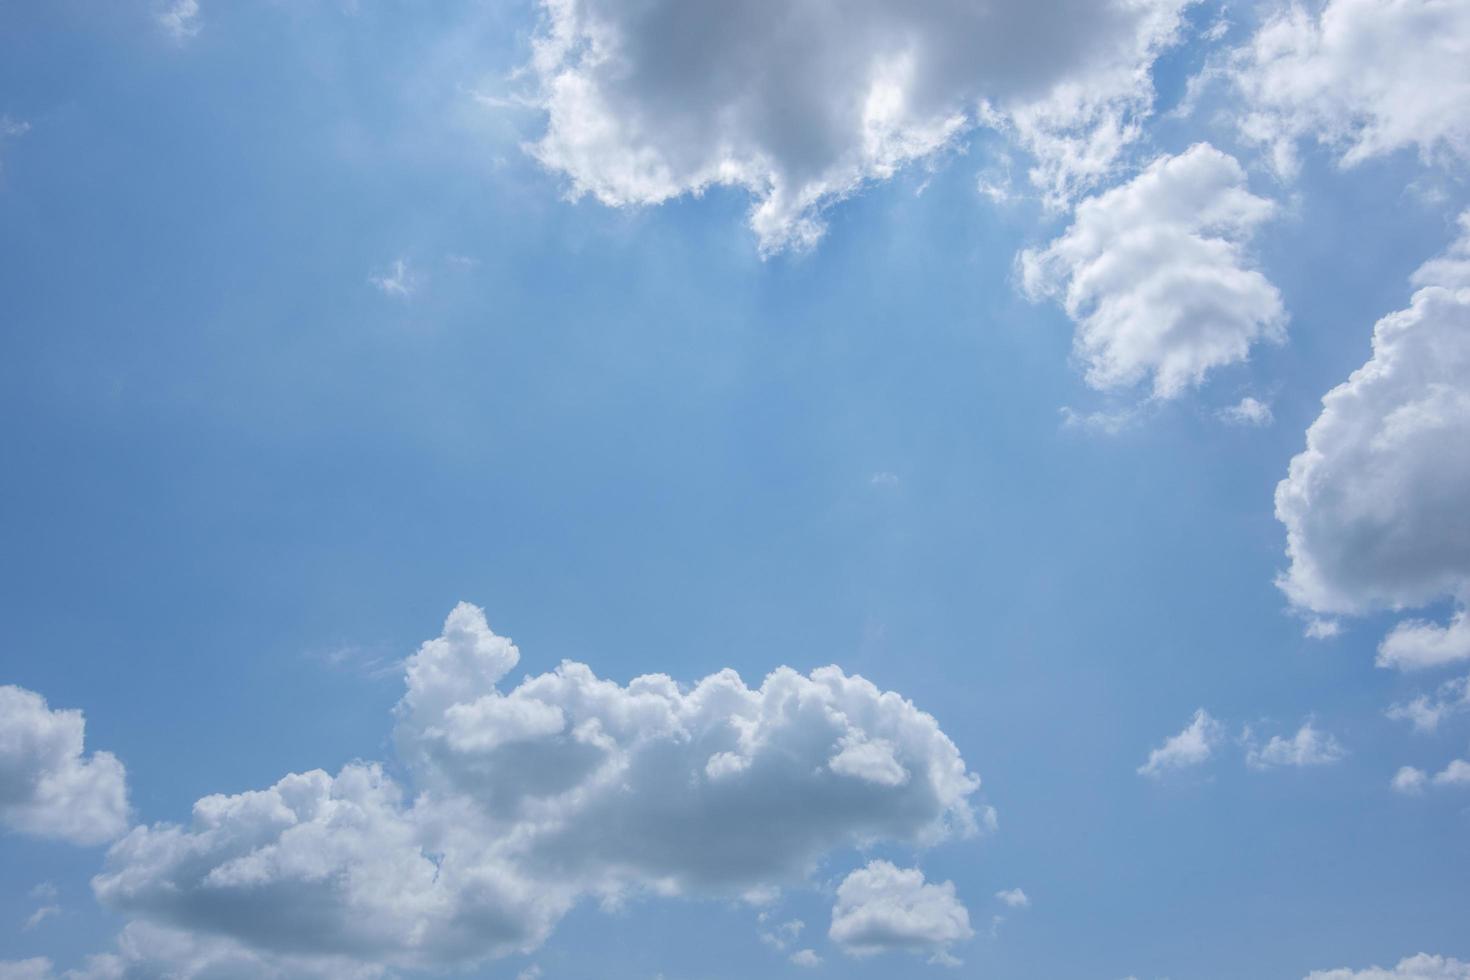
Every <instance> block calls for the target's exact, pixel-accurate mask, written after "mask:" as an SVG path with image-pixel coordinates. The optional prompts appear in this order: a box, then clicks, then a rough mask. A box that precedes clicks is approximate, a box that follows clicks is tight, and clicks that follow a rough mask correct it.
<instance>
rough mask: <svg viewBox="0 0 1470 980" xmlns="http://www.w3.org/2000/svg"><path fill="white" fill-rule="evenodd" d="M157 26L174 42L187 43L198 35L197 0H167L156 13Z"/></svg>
mask: <svg viewBox="0 0 1470 980" xmlns="http://www.w3.org/2000/svg"><path fill="white" fill-rule="evenodd" d="M158 25H159V26H160V27H162V28H163V29H164V31H165V32H166V33H167V34H168V35H169V36H170V37H172V38H173V39H174V40H175V41H187V40H189V39H190V38H191V37H194V36H195V35H196V34H198V33H199V0H169V3H168V5H167V6H166V7H164V8H163V9H162V10H160V11H159V13H158Z"/></svg>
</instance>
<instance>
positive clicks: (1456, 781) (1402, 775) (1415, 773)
mask: <svg viewBox="0 0 1470 980" xmlns="http://www.w3.org/2000/svg"><path fill="white" fill-rule="evenodd" d="M1428 786H1452V787H1458V786H1470V762H1467V761H1465V760H1464V759H1452V760H1450V763H1449V765H1447V766H1445V767H1444V768H1443V769H1441V770H1440V771H1439V772H1437V773H1435V774H1434V775H1433V776H1431V775H1429V774H1428V773H1427V772H1425V771H1424V770H1422V769H1416V768H1414V767H1413V766H1404V767H1403V768H1401V769H1400V770H1399V771H1398V772H1397V773H1395V774H1394V777H1393V788H1394V789H1396V790H1397V791H1399V792H1400V793H1404V794H1408V795H1417V794H1419V793H1422V792H1424V789H1425V787H1428Z"/></svg>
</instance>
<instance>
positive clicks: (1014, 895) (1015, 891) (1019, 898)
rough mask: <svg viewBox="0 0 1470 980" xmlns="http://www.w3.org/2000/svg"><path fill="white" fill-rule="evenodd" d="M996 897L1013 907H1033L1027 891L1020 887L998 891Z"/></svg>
mask: <svg viewBox="0 0 1470 980" xmlns="http://www.w3.org/2000/svg"><path fill="white" fill-rule="evenodd" d="M995 897H996V898H997V899H999V900H1000V901H1002V902H1004V903H1005V904H1006V905H1008V906H1010V907H1011V908H1013V909H1024V908H1030V907H1031V899H1029V898H1027V897H1026V893H1025V892H1024V891H1022V890H1021V889H1019V888H1011V889H1008V890H1006V891H1000V892H996V893H995Z"/></svg>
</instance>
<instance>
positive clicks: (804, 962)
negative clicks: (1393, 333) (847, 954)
mask: <svg viewBox="0 0 1470 980" xmlns="http://www.w3.org/2000/svg"><path fill="white" fill-rule="evenodd" d="M791 962H792V963H793V964H795V965H796V966H804V967H807V968H808V969H810V968H812V967H817V966H821V965H822V958H821V957H820V956H818V955H817V951H816V950H814V949H798V950H797V951H796V952H794V953H792V954H791Z"/></svg>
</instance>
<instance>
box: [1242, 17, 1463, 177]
mask: <svg viewBox="0 0 1470 980" xmlns="http://www.w3.org/2000/svg"><path fill="white" fill-rule="evenodd" d="M1467 45H1470V7H1467V6H1466V5H1465V4H1463V3H1456V2H1453V0H1430V2H1406V0H1329V2H1327V3H1326V4H1325V5H1322V6H1321V7H1320V8H1319V9H1315V10H1314V9H1309V8H1308V7H1307V6H1306V5H1303V4H1300V3H1292V4H1290V5H1283V8H1282V9H1281V10H1280V11H1279V12H1278V13H1276V14H1275V15H1274V16H1271V17H1270V18H1268V19H1267V20H1266V22H1265V23H1264V24H1263V25H1262V26H1261V28H1260V29H1259V30H1258V31H1257V33H1256V34H1255V36H1254V37H1253V38H1252V39H1251V41H1250V42H1249V43H1248V44H1246V45H1245V46H1243V47H1242V48H1241V49H1240V50H1239V51H1238V52H1236V54H1235V56H1234V58H1233V60H1232V62H1231V64H1230V67H1229V69H1228V72H1227V74H1228V76H1229V77H1230V79H1231V80H1232V81H1233V83H1234V84H1235V86H1236V87H1237V89H1238V90H1239V91H1240V94H1241V95H1242V96H1243V97H1244V113H1243V115H1242V116H1241V118H1240V119H1239V121H1238V125H1239V128H1240V130H1241V132H1242V133H1243V134H1244V135H1245V136H1246V137H1247V138H1248V139H1250V140H1252V141H1254V142H1256V143H1258V144H1260V145H1262V146H1264V147H1266V148H1268V150H1269V152H1270V154H1271V157H1272V159H1273V161H1274V164H1275V166H1276V169H1277V170H1278V171H1279V172H1281V173H1283V174H1291V173H1294V172H1295V170H1296V169H1297V145H1298V143H1300V142H1301V141H1302V140H1304V139H1311V140H1315V141H1317V142H1319V143H1322V144H1324V145H1325V146H1327V147H1329V148H1331V149H1332V150H1333V151H1334V152H1335V153H1337V154H1338V157H1339V160H1340V161H1341V163H1342V164H1343V165H1346V166H1352V165H1354V164H1357V163H1360V162H1362V161H1364V160H1367V159H1369V158H1372V157H1376V156H1381V155H1384V154H1387V153H1392V152H1394V151H1396V150H1400V149H1407V148H1413V149H1414V150H1416V151H1417V152H1418V153H1419V155H1420V156H1421V157H1423V158H1425V159H1428V160H1444V159H1459V160H1462V161H1464V160H1470V58H1467V57H1466V56H1465V52H1466V50H1467Z"/></svg>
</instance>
